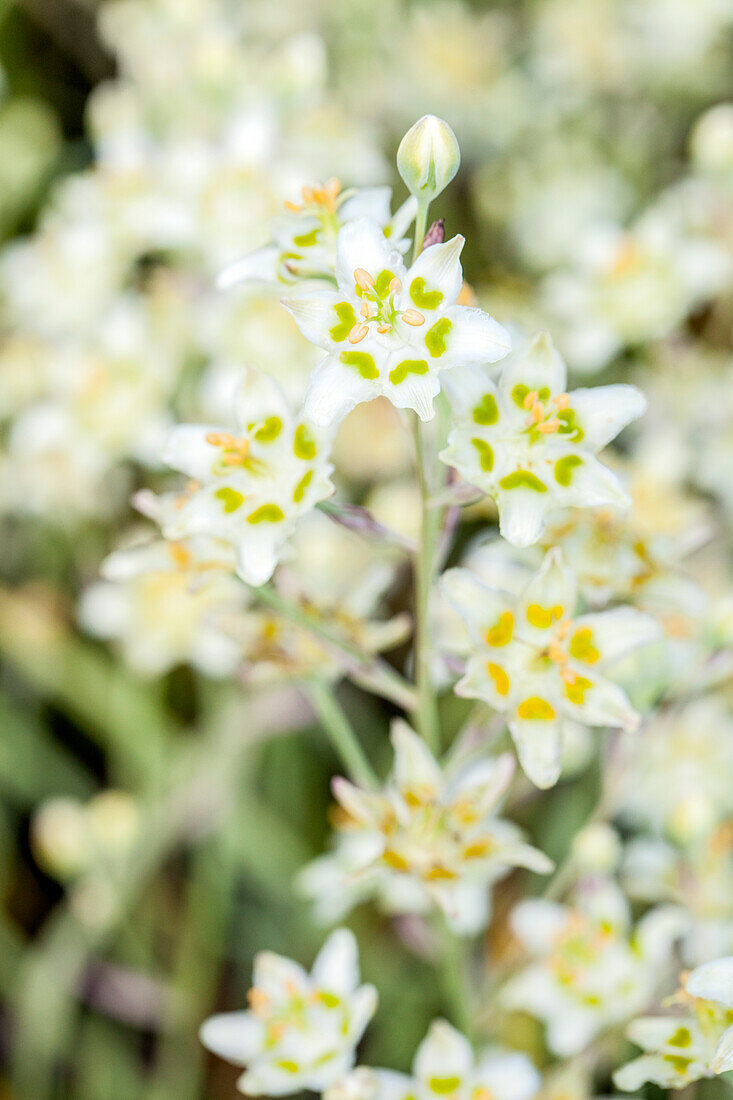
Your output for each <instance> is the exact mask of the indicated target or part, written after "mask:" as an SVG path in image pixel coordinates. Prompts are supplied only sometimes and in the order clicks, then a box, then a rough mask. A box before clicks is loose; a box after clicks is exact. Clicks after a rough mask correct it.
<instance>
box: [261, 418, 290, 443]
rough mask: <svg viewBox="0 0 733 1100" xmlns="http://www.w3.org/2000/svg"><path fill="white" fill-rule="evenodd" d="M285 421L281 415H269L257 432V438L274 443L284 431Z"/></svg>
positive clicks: (263, 441)
mask: <svg viewBox="0 0 733 1100" xmlns="http://www.w3.org/2000/svg"><path fill="white" fill-rule="evenodd" d="M282 426H283V422H282V420H281V419H280V417H279V416H269V417H268V418H267V420H266V421H265V423H264V424H263V425H262V427H261V428H258V429H257V431H256V432H255V439H256V440H257V441H258V442H259V443H272V441H273V439H277V437H278V436H279V435H280V432H281V431H282Z"/></svg>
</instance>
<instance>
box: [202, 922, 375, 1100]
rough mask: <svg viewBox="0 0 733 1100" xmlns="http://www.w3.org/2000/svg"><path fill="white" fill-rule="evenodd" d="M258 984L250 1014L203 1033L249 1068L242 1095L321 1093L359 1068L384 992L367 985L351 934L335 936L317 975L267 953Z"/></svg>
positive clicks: (212, 1046) (233, 1015) (227, 1016)
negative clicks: (360, 1047)
mask: <svg viewBox="0 0 733 1100" xmlns="http://www.w3.org/2000/svg"><path fill="white" fill-rule="evenodd" d="M253 982H254V984H253V987H252V989H250V991H249V994H248V999H249V1003H250V1006H251V1007H250V1009H249V1010H248V1011H242V1012H227V1013H224V1014H222V1015H219V1016H212V1017H211V1018H210V1019H208V1020H207V1021H206V1022H205V1023H204V1025H203V1026H202V1028H201V1042H202V1043H203V1044H204V1046H205V1047H208V1049H209V1050H212V1051H213V1052H214V1053H215V1054H218V1055H219V1056H220V1057H222V1058H226V1059H227V1061H229V1062H233V1063H234V1064H235V1065H239V1066H246V1067H247V1068H246V1071H245V1072H244V1073H243V1074H242V1076H241V1077H240V1078H239V1081H238V1082H237V1087H238V1088H239V1089H240V1091H241V1092H243V1093H245V1094H246V1095H248V1096H284V1095H286V1094H288V1093H292V1092H300V1091H301V1089H312V1090H313V1091H314V1092H321V1091H322V1090H323V1089H325V1088H327V1087H328V1086H329V1085H331V1084H333V1083H334V1081H336V1080H338V1078H339V1077H341V1076H342V1075H343V1074H344V1073H345V1072H346V1071H347V1070H349V1069H350V1068H351V1066H352V1065H353V1064H354V1051H355V1048H356V1044H357V1043H358V1042H359V1040H360V1039H361V1036H362V1034H363V1033H364V1029H365V1028H366V1026H367V1024H368V1023H369V1020H370V1019H371V1018H372V1016H373V1015H374V1011H375V1009H376V1006H377V992H376V990H375V989H374V986H371V985H359V954H358V948H357V944H356V939H355V938H354V936H353V934H352V933H351V932H350V931H348V929H345V928H339V929H337V930H336V931H335V932H333V933H332V934H331V936H329V938H328V940H327V941H326V943H325V944H324V945H323V947H322V948H321V951H320V952H319V954H318V957H317V958H316V961H315V962H314V964H313V968H312V970H311V972H310V974H308V973H307V972H306V971H305V970H304V969H303V967H302V966H299V965H298V963H296V962H293V961H292V960H291V959H287V958H283V956H281V955H275V954H273V953H272V952H271V951H262V952H260V954H259V955H257V956H256V957H255V961H254V973H253Z"/></svg>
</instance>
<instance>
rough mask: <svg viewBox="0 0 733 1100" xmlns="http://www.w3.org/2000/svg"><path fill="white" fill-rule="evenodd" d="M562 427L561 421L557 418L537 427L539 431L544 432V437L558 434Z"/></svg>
mask: <svg viewBox="0 0 733 1100" xmlns="http://www.w3.org/2000/svg"><path fill="white" fill-rule="evenodd" d="M559 427H560V421H559V420H558V419H557V417H553V419H552V420H546V421H545V422H544V424H538V425H537V431H538V432H542V433H543V434H544V435H551V434H552V433H553V432H556V431H557V430H558V428H559Z"/></svg>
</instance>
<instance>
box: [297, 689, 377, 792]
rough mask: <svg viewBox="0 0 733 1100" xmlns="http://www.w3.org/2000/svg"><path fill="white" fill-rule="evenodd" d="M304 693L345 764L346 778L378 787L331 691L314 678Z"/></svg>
mask: <svg viewBox="0 0 733 1100" xmlns="http://www.w3.org/2000/svg"><path fill="white" fill-rule="evenodd" d="M305 693H306V695H307V696H308V699H309V700H310V703H311V706H312V707H313V709H314V711H315V712H316V714H317V715H318V718H319V720H320V722H321V725H322V726H323V728H324V729H325V731H326V733H327V734H328V736H329V738H330V741H331V744H332V745H333V747H334V748H335V750H336V752H337V753H338V755H339V756H340V757H341V760H342V761H343V763H344V764H345V765H346V770H347V772H348V773H349V778H350V779H352V780H353V781H354V782H355V783H356V784H357V785H358V786H360V787H368V788H374V787H376V786H378V780H377V777H376V775H375V774H374V769H373V768H372V766H371V764H370V763H369V761H368V760H367V758H366V755H365V753H364V750H363V748H362V747H361V744H360V742H359V738H358V737H357V736H356V733H355V731H354V728H353V726H352V725H351V722H350V721H349V719H348V718H347V717H346V714H345V713H344V711H343V709H342V707H341V706H340V704H339V702H338V701H337V699H336V696H335V695H334V692H333V690H332V689H331V688H330V687H329V686H328V685H327V684H325V683H323V682H322V681H320V680H314V681H312V682H311V683H309V684H308V686H307V687H306V688H305Z"/></svg>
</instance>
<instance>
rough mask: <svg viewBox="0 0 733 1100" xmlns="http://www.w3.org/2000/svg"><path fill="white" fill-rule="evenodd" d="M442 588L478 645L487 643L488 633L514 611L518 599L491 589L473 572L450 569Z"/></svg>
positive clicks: (444, 576)
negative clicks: (515, 601) (505, 615)
mask: <svg viewBox="0 0 733 1100" xmlns="http://www.w3.org/2000/svg"><path fill="white" fill-rule="evenodd" d="M440 587H441V589H442V591H443V594H444V596H445V598H446V600H447V601H448V603H449V604H450V605H451V606H452V607H454V608H455V609H456V611H457V612H458V614H459V615H460V616H461V618H462V619H463V621H464V622H465V623H466V626H467V627H468V628H469V630H470V631H471V634H472V635H473V637H474V639H475V641H477V642H481V643H485V641H486V631H487V630H488V629H489V628H491V627H492V626H494V625H495V624H496V623H497V622H498V620H499V619H500V618H501V616H502V615H504V614H506V612H507V611H508V612H510V614H511V613H513V611H514V598H513V597H512V596H511V595H510V594H509V593H508V592H498V591H495V590H494V589H493V588H489V587H488V586H487V585H485V584H483V583H482V581H480V580H479V579H478V577H477V576H476V575H475V574H474V573H472V572H471V571H470V570H469V569H461V568H455V569H448V570H446V572H445V573H444V574H443V576H442V577H441V578H440Z"/></svg>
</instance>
